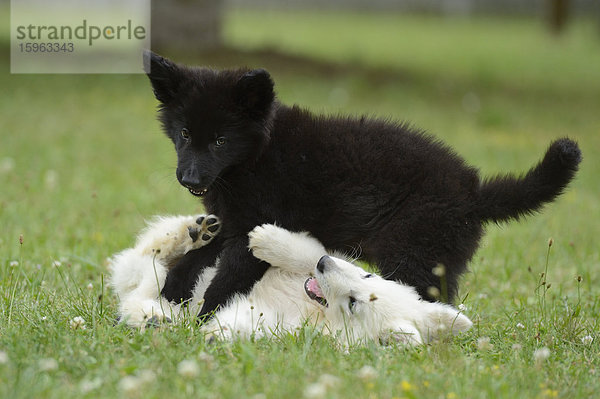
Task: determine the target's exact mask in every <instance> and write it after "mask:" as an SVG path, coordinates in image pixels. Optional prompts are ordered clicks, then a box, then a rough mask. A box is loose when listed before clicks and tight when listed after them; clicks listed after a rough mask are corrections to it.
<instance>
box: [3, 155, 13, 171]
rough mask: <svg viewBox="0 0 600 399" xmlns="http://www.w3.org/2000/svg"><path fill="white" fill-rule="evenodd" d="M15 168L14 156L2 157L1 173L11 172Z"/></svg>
mask: <svg viewBox="0 0 600 399" xmlns="http://www.w3.org/2000/svg"><path fill="white" fill-rule="evenodd" d="M14 168H15V160H14V159H12V158H2V160H1V161H0V173H8V172H11V171H12V170H13V169H14Z"/></svg>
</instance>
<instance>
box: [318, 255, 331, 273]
mask: <svg viewBox="0 0 600 399" xmlns="http://www.w3.org/2000/svg"><path fill="white" fill-rule="evenodd" d="M330 262H331V258H330V257H329V256H327V255H323V256H321V259H319V262H318V263H317V270H318V271H319V273H325V269H326V268H327V264H328V263H330Z"/></svg>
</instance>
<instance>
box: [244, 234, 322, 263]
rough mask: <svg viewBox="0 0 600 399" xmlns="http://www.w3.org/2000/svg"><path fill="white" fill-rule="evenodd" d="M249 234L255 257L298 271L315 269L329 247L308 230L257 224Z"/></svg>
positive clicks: (250, 246)
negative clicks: (292, 230) (294, 231)
mask: <svg viewBox="0 0 600 399" xmlns="http://www.w3.org/2000/svg"><path fill="white" fill-rule="evenodd" d="M248 236H249V237H250V242H249V245H248V247H249V248H250V249H251V250H252V253H253V254H254V256H255V257H257V258H258V259H261V260H264V261H265V262H268V263H270V264H271V266H275V267H279V268H282V269H285V270H288V271H291V272H295V273H302V274H304V273H309V272H311V271H312V270H313V269H314V267H315V266H316V265H317V262H318V261H319V259H321V257H322V256H323V255H327V251H326V250H325V247H323V245H322V244H321V243H320V242H319V241H318V240H317V239H315V238H313V237H311V236H310V235H309V234H308V233H304V232H302V233H293V232H291V231H288V230H286V229H283V228H281V227H277V226H275V225H272V224H263V225H262V226H257V227H255V228H254V230H252V231H251V232H250V233H249V234H248Z"/></svg>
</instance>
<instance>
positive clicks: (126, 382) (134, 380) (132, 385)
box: [119, 375, 143, 394]
mask: <svg viewBox="0 0 600 399" xmlns="http://www.w3.org/2000/svg"><path fill="white" fill-rule="evenodd" d="M142 384H143V382H142V380H141V379H139V378H138V377H135V376H133V375H126V376H125V377H123V378H121V381H119V388H120V389H121V391H123V392H124V393H127V394H132V393H135V392H137V391H138V390H139V389H140V387H141V386H142Z"/></svg>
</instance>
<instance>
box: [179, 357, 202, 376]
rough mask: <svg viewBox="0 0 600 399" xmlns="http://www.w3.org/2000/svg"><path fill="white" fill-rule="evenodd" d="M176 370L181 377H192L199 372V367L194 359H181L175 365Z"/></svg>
mask: <svg viewBox="0 0 600 399" xmlns="http://www.w3.org/2000/svg"><path fill="white" fill-rule="evenodd" d="M177 372H178V373H179V375H181V376H183V377H186V378H193V377H196V376H197V375H198V374H200V367H198V363H197V362H196V361H195V360H182V361H181V362H180V363H179V364H178V365H177Z"/></svg>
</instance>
